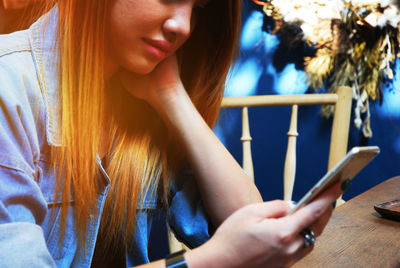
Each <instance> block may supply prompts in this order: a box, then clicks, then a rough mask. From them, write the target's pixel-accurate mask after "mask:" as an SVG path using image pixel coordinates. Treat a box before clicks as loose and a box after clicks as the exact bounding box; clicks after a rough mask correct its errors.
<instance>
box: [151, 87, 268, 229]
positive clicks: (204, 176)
mask: <svg viewBox="0 0 400 268" xmlns="http://www.w3.org/2000/svg"><path fill="white" fill-rule="evenodd" d="M154 107H157V110H158V112H159V113H160V115H161V116H162V117H163V119H164V120H165V121H166V122H167V124H168V125H169V127H170V128H171V129H172V131H173V132H174V133H175V134H176V135H177V137H179V139H178V140H179V141H180V142H181V143H182V145H183V147H184V149H185V152H186V154H187V156H188V159H189V162H190V164H191V166H192V168H193V170H194V172H195V174H196V178H197V181H198V185H199V188H200V191H201V194H202V197H203V200H204V203H205V205H206V208H207V211H208V213H209V214H210V216H211V218H212V220H213V221H214V223H215V224H217V225H219V224H220V223H221V222H222V221H224V220H225V219H226V218H227V217H228V216H229V215H230V214H232V213H233V212H234V211H235V210H237V209H238V208H241V207H243V206H244V205H247V204H250V203H255V202H261V201H262V198H261V196H260V193H259V192H258V190H257V188H256V187H255V185H254V183H253V182H252V180H251V179H250V178H249V177H248V176H247V175H246V174H245V173H244V172H243V170H242V168H241V167H240V165H239V164H238V163H237V162H236V160H235V159H234V158H233V157H232V155H231V154H230V153H229V152H228V150H227V149H226V148H225V146H224V145H223V144H222V143H221V142H220V141H219V139H218V138H217V137H216V136H215V134H214V133H213V131H212V130H211V129H210V128H209V127H208V125H207V124H206V122H205V121H204V120H203V118H202V117H201V115H200V114H199V113H198V111H197V110H196V108H195V107H194V105H193V103H192V102H191V100H190V98H189V96H188V95H187V93H186V91H185V90H184V89H181V90H175V91H173V93H171V94H162V96H158V103H157V104H156V105H154Z"/></svg>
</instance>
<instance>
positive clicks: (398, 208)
mask: <svg viewBox="0 0 400 268" xmlns="http://www.w3.org/2000/svg"><path fill="white" fill-rule="evenodd" d="M374 208H375V210H376V211H377V212H378V213H379V214H381V215H382V216H383V217H386V218H389V219H392V220H397V221H400V199H396V200H392V201H388V202H384V203H379V204H375V205H374Z"/></svg>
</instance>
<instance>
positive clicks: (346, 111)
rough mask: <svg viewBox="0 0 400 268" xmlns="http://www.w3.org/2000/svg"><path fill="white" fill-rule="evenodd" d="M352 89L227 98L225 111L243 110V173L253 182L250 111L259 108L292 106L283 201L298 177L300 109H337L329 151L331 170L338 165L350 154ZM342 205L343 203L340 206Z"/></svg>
mask: <svg viewBox="0 0 400 268" xmlns="http://www.w3.org/2000/svg"><path fill="white" fill-rule="evenodd" d="M352 92H353V91H352V89H351V88H350V87H339V88H338V89H337V92H336V93H329V94H301V95H258V96H248V97H225V98H223V101H222V108H242V137H241V141H242V146H243V163H242V166H243V169H244V170H245V171H246V172H247V173H248V174H249V175H250V177H252V178H253V179H254V171H253V161H252V156H251V140H252V138H251V135H250V127H249V116H248V107H260V106H292V114H291V119H290V127H289V132H288V133H287V135H288V146H287V152H286V159H285V165H284V178H283V180H284V200H291V199H292V193H293V185H294V180H295V173H296V139H297V136H298V133H297V110H298V106H299V105H323V104H331V105H334V106H335V109H334V114H333V123H332V132H331V140H330V147H329V159H328V170H329V169H331V168H332V167H333V166H334V165H335V164H336V163H337V162H339V161H340V160H341V159H342V158H343V157H344V156H345V155H346V153H347V141H348V135H349V126H350V115H351V104H352ZM341 203H343V200H342V199H340V200H339V202H338V204H339V205H340V204H341Z"/></svg>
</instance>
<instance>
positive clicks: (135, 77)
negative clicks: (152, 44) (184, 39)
mask: <svg viewBox="0 0 400 268" xmlns="http://www.w3.org/2000/svg"><path fill="white" fill-rule="evenodd" d="M117 76H118V78H119V79H120V81H121V83H122V85H123V87H124V88H125V90H127V91H128V92H129V93H131V94H132V95H133V96H135V97H136V98H139V99H142V100H145V101H146V102H148V103H149V104H150V105H152V106H153V107H154V108H155V109H156V110H159V109H160V108H161V107H159V106H160V105H162V104H163V100H164V99H165V98H169V97H173V96H174V95H175V94H177V93H178V91H179V90H184V88H183V84H182V81H181V78H180V75H179V68H178V63H177V59H176V55H175V54H173V55H171V56H169V57H168V58H166V59H165V60H163V61H162V62H160V64H158V65H157V66H156V68H155V69H154V70H153V71H152V72H151V73H149V74H136V73H132V72H129V71H127V70H125V69H121V70H119V71H118V73H117Z"/></svg>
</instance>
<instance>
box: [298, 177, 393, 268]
mask: <svg viewBox="0 0 400 268" xmlns="http://www.w3.org/2000/svg"><path fill="white" fill-rule="evenodd" d="M394 199H400V176H399V177H394V178H392V179H389V180H387V181H385V182H383V183H381V184H379V185H377V186H375V187H374V188H372V189H370V190H368V191H366V192H364V193H363V194H361V195H359V196H357V197H355V198H353V199H351V200H349V201H348V202H346V203H345V204H344V205H342V206H340V207H338V208H336V209H335V211H334V213H333V215H332V218H331V220H330V221H329V223H328V225H327V226H326V228H325V230H324V233H323V234H322V235H321V236H320V237H318V238H317V240H316V243H315V248H314V250H313V251H312V253H311V254H309V255H308V256H306V257H305V258H304V259H302V260H301V261H300V262H298V263H297V264H296V265H294V267H296V268H299V267H307V268H309V267H324V268H325V267H340V268H346V267H351V268H353V267H379V268H381V267H396V268H399V267H400V221H394V220H388V219H385V218H382V217H381V216H380V215H379V214H378V213H377V212H376V211H375V209H374V204H376V203H382V202H386V201H390V200H394Z"/></svg>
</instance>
